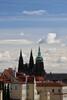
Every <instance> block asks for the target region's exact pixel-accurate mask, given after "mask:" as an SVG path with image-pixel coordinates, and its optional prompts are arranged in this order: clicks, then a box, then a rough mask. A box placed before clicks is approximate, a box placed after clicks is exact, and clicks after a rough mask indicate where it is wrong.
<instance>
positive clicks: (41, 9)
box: [0, 0, 67, 38]
mask: <svg viewBox="0 0 67 100" xmlns="http://www.w3.org/2000/svg"><path fill="white" fill-rule="evenodd" d="M25 28H26V29H27V28H29V29H28V30H27V31H25V30H26V29H25ZM35 28H37V29H38V30H39V29H41V30H39V31H35V30H36V29H35ZM42 28H43V31H42ZM66 28H67V1H66V0H0V34H6V33H11V34H12V33H15V34H16V31H14V30H16V29H18V31H17V32H18V34H19V33H20V31H19V30H21V29H22V31H21V32H25V33H27V32H28V33H29V32H31V33H35V34H36V32H38V33H41V31H42V32H43V33H45V34H47V33H48V32H57V33H58V34H60V33H61V34H63V33H62V32H64V33H65V34H67V33H66V32H67V29H66ZM31 29H32V31H31ZM5 30H7V32H6V33H5ZM47 30H48V31H47ZM4 36H5V35H4ZM2 37H3V36H0V38H2ZM6 37H7V34H6Z"/></svg>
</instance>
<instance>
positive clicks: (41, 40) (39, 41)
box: [37, 37, 45, 44]
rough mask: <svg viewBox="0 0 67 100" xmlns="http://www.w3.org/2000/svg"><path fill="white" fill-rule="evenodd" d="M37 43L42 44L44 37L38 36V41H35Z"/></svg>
mask: <svg viewBox="0 0 67 100" xmlns="http://www.w3.org/2000/svg"><path fill="white" fill-rule="evenodd" d="M37 43H38V44H42V43H45V38H44V37H43V38H40V39H39V40H38V41H37Z"/></svg>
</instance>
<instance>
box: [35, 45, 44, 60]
mask: <svg viewBox="0 0 67 100" xmlns="http://www.w3.org/2000/svg"><path fill="white" fill-rule="evenodd" d="M36 61H38V62H43V58H42V56H41V51H40V47H39V49H38V56H37V58H36Z"/></svg>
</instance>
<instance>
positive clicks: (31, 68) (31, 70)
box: [29, 50, 34, 74]
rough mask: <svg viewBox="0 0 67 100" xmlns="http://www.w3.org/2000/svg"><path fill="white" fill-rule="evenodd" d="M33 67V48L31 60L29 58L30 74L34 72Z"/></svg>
mask: <svg viewBox="0 0 67 100" xmlns="http://www.w3.org/2000/svg"><path fill="white" fill-rule="evenodd" d="M33 69H34V59H33V54H32V50H31V53H30V60H29V72H30V74H33Z"/></svg>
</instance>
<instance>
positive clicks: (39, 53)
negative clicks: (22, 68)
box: [38, 46, 41, 56]
mask: <svg viewBox="0 0 67 100" xmlns="http://www.w3.org/2000/svg"><path fill="white" fill-rule="evenodd" d="M38 56H41V52H40V46H39V50H38Z"/></svg>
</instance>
